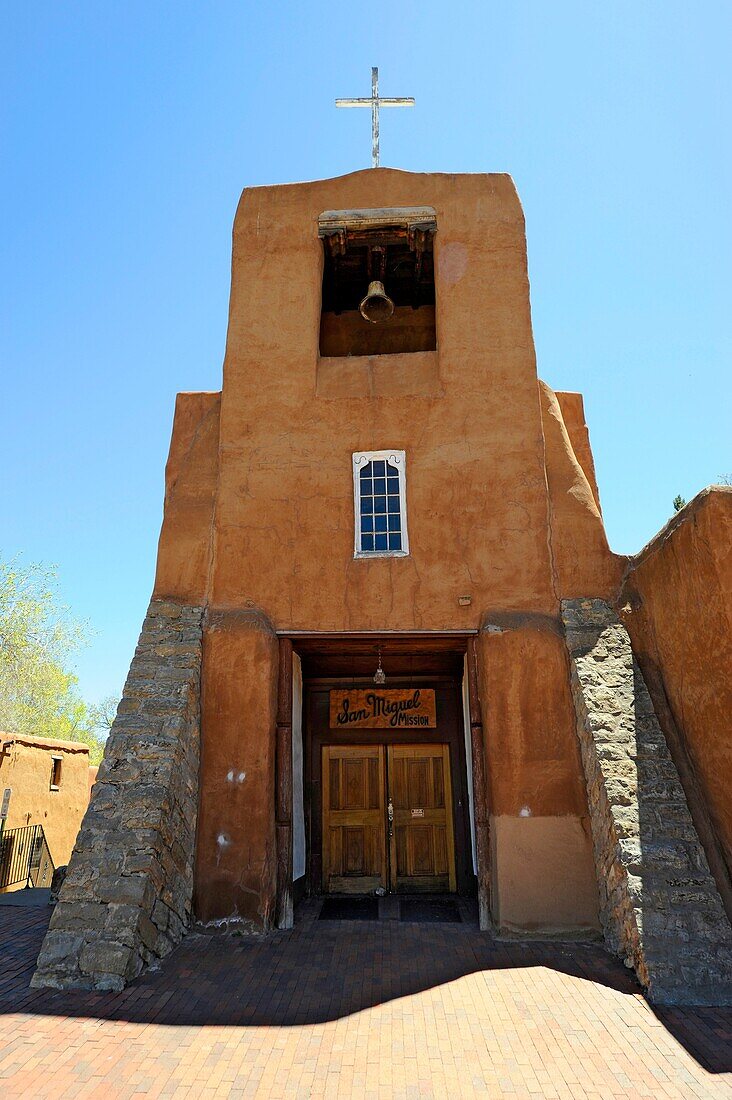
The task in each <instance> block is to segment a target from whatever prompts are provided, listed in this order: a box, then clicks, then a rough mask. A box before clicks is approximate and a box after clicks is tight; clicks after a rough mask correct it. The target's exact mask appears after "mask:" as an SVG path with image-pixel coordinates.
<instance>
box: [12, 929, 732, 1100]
mask: <svg viewBox="0 0 732 1100" xmlns="http://www.w3.org/2000/svg"><path fill="white" fill-rule="evenodd" d="M47 920H48V913H47V912H46V911H44V910H38V909H27V910H21V909H0V957H1V958H2V968H1V970H0V1096H2V1098H3V1100H16V1098H19V1097H32V1098H33V1100H36V1098H38V1100H40V1098H42V1097H53V1098H54V1100H61V1098H66V1097H69V1098H70V1097H74V1098H77V1097H99V1098H102V1100H117V1098H127V1097H132V1096H146V1097H158V1096H165V1097H168V1096H175V1097H187V1098H189V1100H193V1098H196V1100H197V1098H199V1097H261V1098H262V1100H273V1098H275V1097H282V1098H283V1100H284V1098H287V1100H297V1098H307V1097H316V1096H317V1097H321V1096H322V1097H338V1098H340V1097H351V1096H355V1097H357V1098H358V1100H382V1098H385V1100H386V1098H389V1100H392V1098H394V1100H421V1098H423V1097H424V1098H428V1097H429V1098H431V1097H435V1098H437V1097H447V1098H450V1100H453V1098H455V1097H470V1096H482V1097H490V1098H496V1097H503V1096H508V1097H513V1098H519V1097H568V1098H574V1100H576V1098H580V1097H582V1098H589V1097H594V1098H597V1100H600V1098H602V1100H607V1098H609V1097H624V1098H632V1097H640V1096H643V1097H679V1098H681V1097H683V1098H684V1100H686V1098H689V1097H728V1098H729V1097H732V1072H730V1071H732V1011H730V1010H710V1009H701V1010H693V1011H692V1010H688V1009H687V1010H674V1011H666V1012H663V1013H657V1012H654V1011H653V1010H652V1009H651V1008H650V1007H649V1006H648V1005H647V1003H646V1002H645V1000H644V999H643V997H642V996H641V995H640V993H639V992H638V988H637V986H636V985H635V984H634V981H633V979H632V976H631V975H630V974H628V972H627V971H626V970H625V969H624V967H623V966H622V965H620V964H618V963H617V962H616V961H615V960H613V959H611V958H610V957H609V956H608V955H607V954H606V953H605V952H604V951H603V950H602V949H601V948H600V947H596V946H587V945H572V944H556V943H555V944H525V943H521V944H519V943H510V944H507V943H496V942H494V941H492V940H490V939H489V938H487V937H485V936H484V935H481V934H480V933H479V932H478V931H477V930H476V929H475V928H472V927H466V926H464V925H448V924H443V925H438V924H432V925H429V924H427V925H410V924H399V923H397V922H391V921H382V922H379V923H377V922H374V923H364V924H356V923H354V922H345V921H343V922H333V923H327V922H322V921H321V922H314V921H313V920H312V919H310V917H309V916H308V914H307V912H306V915H305V916H304V917H301V919H300V921H299V923H298V925H297V926H296V928H295V930H294V932H291V933H278V934H277V935H275V936H272V937H269V938H266V939H265V938H261V939H248V938H244V937H238V936H227V937H223V936H221V937H208V936H190V937H189V938H188V939H187V940H186V941H185V942H184V944H183V945H182V946H181V947H180V948H178V950H177V951H176V952H175V953H174V954H173V955H172V956H171V957H170V958H169V959H168V960H167V961H166V963H165V965H164V967H163V968H162V970H160V971H159V972H157V973H151V974H148V975H146V976H145V977H143V978H142V979H141V980H138V981H137V982H136V983H134V985H133V986H132V987H130V988H129V989H127V990H125V991H124V993H120V994H104V995H102V994H90V993H63V994H61V993H51V992H50V991H45V990H44V991H30V990H28V988H27V985H28V979H29V977H30V974H31V973H32V969H33V963H34V960H35V956H36V953H37V951H38V948H39V946H40V942H41V939H42V936H43V932H44V928H45V924H46V922H47Z"/></svg>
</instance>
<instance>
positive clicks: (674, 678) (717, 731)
mask: <svg viewBox="0 0 732 1100" xmlns="http://www.w3.org/2000/svg"><path fill="white" fill-rule="evenodd" d="M619 603H620V607H621V608H624V611H623V620H624V622H625V625H626V627H627V629H628V632H629V633H630V636H631V639H632V641H633V649H634V652H635V653H636V655H637V657H638V658H639V660H640V663H641V666H642V667H643V670H644V673H645V672H647V675H648V679H649V685H650V686H651V689H652V690H653V686H654V684H658V685H660V686H661V688H662V690H663V692H664V694H665V697H666V701H667V703H668V706H669V707H670V710H671V713H672V716H673V720H674V723H675V726H676V729H677V730H678V731H679V733H680V735H681V737H682V738H683V741H684V744H685V747H686V750H687V753H688V756H689V759H690V761H691V765H692V767H693V770H694V773H695V776H696V779H697V781H698V783H699V786H700V788H701V792H702V795H703V798H704V801H705V803H706V806H707V808H708V811H709V814H710V816H711V819H712V824H713V826H714V829H715V831H716V834H717V837H718V839H719V841H720V843H721V846H722V851H723V855H724V859H725V861H726V864H727V868H728V870H729V871H732V738H730V715H731V714H732V489H730V488H724V487H721V486H718V487H713V488H711V489H707V490H705V491H704V492H703V493H700V494H699V496H697V497H695V498H694V500H692V501H691V502H690V503H689V504H687V506H686V507H685V508H684V509H683V510H682V511H681V512H679V513H678V515H676V516H675V517H674V518H673V519H672V520H671V521H670V522H669V523H668V524H667V525H666V527H665V528H664V529H663V530H662V531H661V532H659V534H658V535H657V536H656V537H655V538H654V539H653V540H652V541H651V542H650V543H649V544H648V546H646V547H645V548H644V549H643V550H642V551H641V553H640V554H638V555H637V557H636V558H634V559H633V560H632V561H631V566H630V569H629V571H628V575H627V577H626V580H625V584H624V586H623V591H622V594H621V598H620V601H619Z"/></svg>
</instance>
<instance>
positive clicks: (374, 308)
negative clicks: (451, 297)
mask: <svg viewBox="0 0 732 1100" xmlns="http://www.w3.org/2000/svg"><path fill="white" fill-rule="evenodd" d="M436 228H437V224H436V217H435V211H434V210H433V209H432V207H429V206H421V207H415V208H411V209H402V208H391V209H383V210H327V211H325V213H323V214H321V215H320V218H319V219H318V233H319V236H320V237H321V239H322V241H323V296H322V308H321V316H320V354H321V356H353V355H389V354H393V353H397V352H412V351H434V350H435V349H436V347H437V337H436V330H435V272H434V261H433V241H434V234H435V231H436Z"/></svg>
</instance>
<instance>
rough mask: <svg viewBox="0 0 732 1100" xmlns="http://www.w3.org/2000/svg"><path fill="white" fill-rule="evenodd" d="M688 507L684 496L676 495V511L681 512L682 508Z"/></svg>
mask: <svg viewBox="0 0 732 1100" xmlns="http://www.w3.org/2000/svg"><path fill="white" fill-rule="evenodd" d="M685 507H686V501H685V500H684V498H683V497H682V496H676V497H674V512H680V511H681V509H682V508H685Z"/></svg>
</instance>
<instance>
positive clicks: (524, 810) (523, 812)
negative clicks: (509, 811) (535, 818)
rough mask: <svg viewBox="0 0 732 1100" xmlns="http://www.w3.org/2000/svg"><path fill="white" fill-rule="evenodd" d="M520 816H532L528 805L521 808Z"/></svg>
mask: <svg viewBox="0 0 732 1100" xmlns="http://www.w3.org/2000/svg"><path fill="white" fill-rule="evenodd" d="M519 817H531V810H530V809H529V807H528V806H522V807H521V809H520V810H519Z"/></svg>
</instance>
